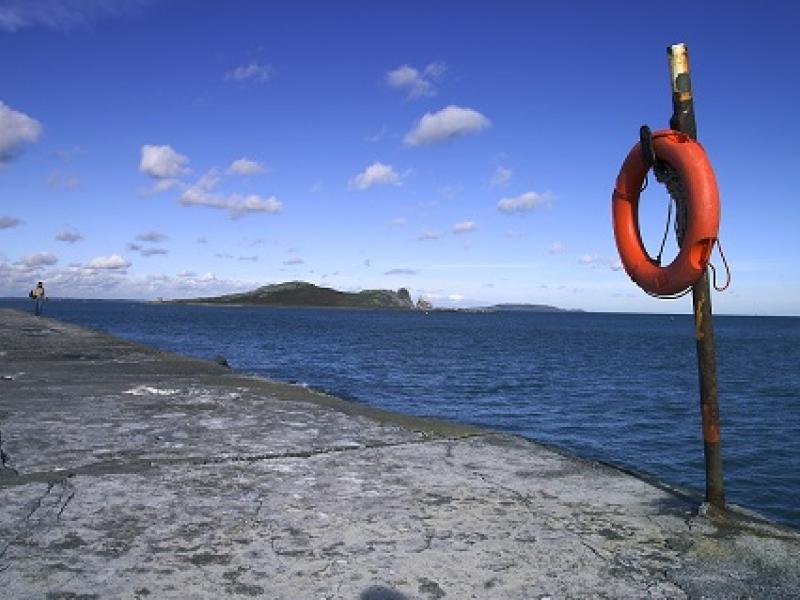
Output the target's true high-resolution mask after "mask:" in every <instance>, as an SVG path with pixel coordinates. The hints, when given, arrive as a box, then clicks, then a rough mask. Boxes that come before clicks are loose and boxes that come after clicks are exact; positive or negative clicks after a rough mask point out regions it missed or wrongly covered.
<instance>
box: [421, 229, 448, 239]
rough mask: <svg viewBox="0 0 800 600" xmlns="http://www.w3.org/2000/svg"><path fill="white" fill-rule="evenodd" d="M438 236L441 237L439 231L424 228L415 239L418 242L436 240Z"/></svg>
mask: <svg viewBox="0 0 800 600" xmlns="http://www.w3.org/2000/svg"><path fill="white" fill-rule="evenodd" d="M440 237H442V234H441V233H439V232H437V231H429V230H427V229H426V230H425V231H423V232H422V233H420V234H419V235H418V236H417V240H419V241H420V242H428V241H431V240H438V239H439V238H440Z"/></svg>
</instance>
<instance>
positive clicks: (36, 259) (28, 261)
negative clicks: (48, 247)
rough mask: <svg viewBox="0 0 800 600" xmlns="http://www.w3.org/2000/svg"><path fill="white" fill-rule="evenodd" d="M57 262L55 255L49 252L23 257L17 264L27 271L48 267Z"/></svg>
mask: <svg viewBox="0 0 800 600" xmlns="http://www.w3.org/2000/svg"><path fill="white" fill-rule="evenodd" d="M57 262H58V257H56V255H55V254H52V253H50V252H37V253H36V254H30V255H28V256H23V257H22V258H21V259H20V260H19V262H17V264H18V265H22V266H24V267H27V268H29V269H34V268H36V267H49V266H51V265H54V264H56V263H57Z"/></svg>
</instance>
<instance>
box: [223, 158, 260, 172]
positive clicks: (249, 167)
mask: <svg viewBox="0 0 800 600" xmlns="http://www.w3.org/2000/svg"><path fill="white" fill-rule="evenodd" d="M265 171H266V169H265V168H264V165H262V164H261V163H260V162H258V161H255V160H250V159H249V158H239V159H237V160H235V161H233V162H232V163H231V166H230V167H228V174H229V175H259V174H260V173H264V172H265Z"/></svg>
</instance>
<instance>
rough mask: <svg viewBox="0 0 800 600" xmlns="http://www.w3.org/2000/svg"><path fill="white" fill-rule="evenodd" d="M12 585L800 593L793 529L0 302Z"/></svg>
mask: <svg viewBox="0 0 800 600" xmlns="http://www.w3.org/2000/svg"><path fill="white" fill-rule="evenodd" d="M0 377H2V379H0V433H1V434H2V438H1V439H0V446H1V447H2V451H3V460H4V466H3V470H2V471H0V590H2V591H1V592H0V596H2V597H3V598H6V597H7V598H37V597H39V598H45V597H46V598H79V597H80V598H94V597H97V598H109V597H112V598H146V597H148V598H219V597H227V596H231V597H264V598H276V599H278V598H285V599H287V600H288V599H292V600H295V599H305V598H313V599H317V598H352V599H358V600H377V599H384V600H398V599H411V598H415V599H416V598H420V599H437V598H498V599H500V598H503V599H505V598H509V599H515V598H546V597H552V598H570V597H572V598H574V597H613V598H643V597H650V598H685V597H710V598H730V597H769V598H781V597H785V598H791V597H800V536H798V535H797V533H795V532H792V531H789V530H786V529H785V528H780V527H777V526H771V525H769V524H765V523H763V522H759V521H756V520H752V519H749V518H747V517H744V516H741V515H739V516H737V517H728V518H725V517H714V518H713V519H712V518H709V517H708V516H704V515H699V514H697V510H696V508H697V502H696V499H693V498H691V497H687V495H686V494H683V493H680V492H676V491H673V490H670V489H669V488H668V487H667V486H664V485H657V484H656V485H654V484H653V483H649V482H646V481H644V480H642V479H640V478H637V477H634V476H632V475H629V474H626V473H623V472H622V471H619V470H617V469H613V468H610V467H608V466H604V465H600V464H597V463H594V462H590V461H584V460H581V459H579V458H575V457H571V456H566V455H564V454H563V453H558V452H554V451H552V450H550V449H548V448H545V447H543V446H540V445H537V444H534V443H531V442H527V441H525V440H522V439H520V438H516V437H513V436H505V435H499V434H495V433H491V432H487V431H482V430H476V429H472V428H467V427H460V426H457V425H452V424H447V423H441V422H435V421H430V420H420V419H414V418H410V417H404V416H401V415H392V414H389V413H384V412H381V411H378V410H374V409H369V408H368V407H364V406H361V405H358V404H354V403H349V402H343V401H340V400H337V399H335V398H330V397H327V396H322V395H319V394H315V393H313V392H310V391H308V390H304V389H301V388H297V387H293V386H287V385H282V384H275V383H271V382H267V381H264V380H261V379H257V378H253V377H246V376H241V375H237V374H234V373H231V372H230V371H229V370H227V369H225V368H223V367H221V366H219V365H216V364H213V363H208V362H204V361H198V360H191V359H186V358H182V357H178V356H175V355H170V354H167V353H162V352H159V351H156V350H153V349H149V348H143V347H140V346H136V345H133V344H128V343H126V342H122V341H120V340H116V339H114V338H112V337H109V336H106V335H103V334H99V333H96V332H90V331H87V330H84V329H80V328H78V327H75V326H72V325H68V324H64V323H59V322H57V321H53V320H49V319H44V318H42V319H35V318H34V317H32V316H29V315H24V314H22V313H18V312H13V311H0Z"/></svg>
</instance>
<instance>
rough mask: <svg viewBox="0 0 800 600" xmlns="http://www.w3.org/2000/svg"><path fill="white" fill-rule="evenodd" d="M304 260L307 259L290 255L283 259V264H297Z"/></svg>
mask: <svg viewBox="0 0 800 600" xmlns="http://www.w3.org/2000/svg"><path fill="white" fill-rule="evenodd" d="M304 262H305V261H304V260H303V259H302V258H300V257H299V256H290V257H289V258H287V259H286V260H285V261H283V264H284V265H287V266H295V265H302V264H303V263H304Z"/></svg>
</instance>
